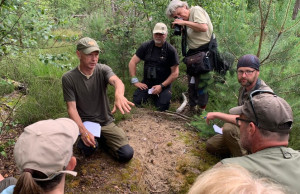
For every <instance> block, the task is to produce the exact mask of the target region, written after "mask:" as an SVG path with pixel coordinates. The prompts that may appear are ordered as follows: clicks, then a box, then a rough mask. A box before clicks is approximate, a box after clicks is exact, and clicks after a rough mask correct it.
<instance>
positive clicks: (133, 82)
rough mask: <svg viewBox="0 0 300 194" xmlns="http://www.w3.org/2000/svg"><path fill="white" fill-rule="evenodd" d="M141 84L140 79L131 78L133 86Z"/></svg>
mask: <svg viewBox="0 0 300 194" xmlns="http://www.w3.org/2000/svg"><path fill="white" fill-rule="evenodd" d="M138 82H139V79H138V78H137V77H132V78H131V83H132V84H135V83H138Z"/></svg>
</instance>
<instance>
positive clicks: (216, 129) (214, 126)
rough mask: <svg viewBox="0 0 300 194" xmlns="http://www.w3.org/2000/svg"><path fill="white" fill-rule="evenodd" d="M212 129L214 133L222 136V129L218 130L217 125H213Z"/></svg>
mask: <svg viewBox="0 0 300 194" xmlns="http://www.w3.org/2000/svg"><path fill="white" fill-rule="evenodd" d="M213 128H214V130H215V132H216V133H220V134H223V130H222V128H220V127H219V126H218V125H216V124H214V125H213Z"/></svg>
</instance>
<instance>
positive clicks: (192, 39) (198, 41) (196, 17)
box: [187, 6, 213, 49]
mask: <svg viewBox="0 0 300 194" xmlns="http://www.w3.org/2000/svg"><path fill="white" fill-rule="evenodd" d="M189 21H191V22H195V23H198V24H207V25H208V30H207V31H206V32H196V31H194V30H193V29H192V28H189V27H187V45H188V47H189V49H196V48H199V47H200V46H202V45H204V44H207V43H208V42H209V41H210V39H211V36H212V33H213V25H212V23H211V21H210V18H209V15H208V14H207V12H206V11H205V10H204V9H203V8H202V7H199V6H195V7H191V9H190V17H189Z"/></svg>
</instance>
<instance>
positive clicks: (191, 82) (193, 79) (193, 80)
mask: <svg viewBox="0 0 300 194" xmlns="http://www.w3.org/2000/svg"><path fill="white" fill-rule="evenodd" d="M194 83H195V77H194V76H192V77H191V81H190V84H194Z"/></svg>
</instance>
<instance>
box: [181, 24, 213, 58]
mask: <svg viewBox="0 0 300 194" xmlns="http://www.w3.org/2000/svg"><path fill="white" fill-rule="evenodd" d="M214 36H215V34H214V33H212V34H211V38H210V41H209V44H208V52H207V53H206V55H208V54H209V51H210V50H211V48H212V42H213V41H212V40H213V39H214ZM186 48H187V29H186V26H183V30H182V38H181V53H182V56H184V57H185V56H186Z"/></svg>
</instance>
